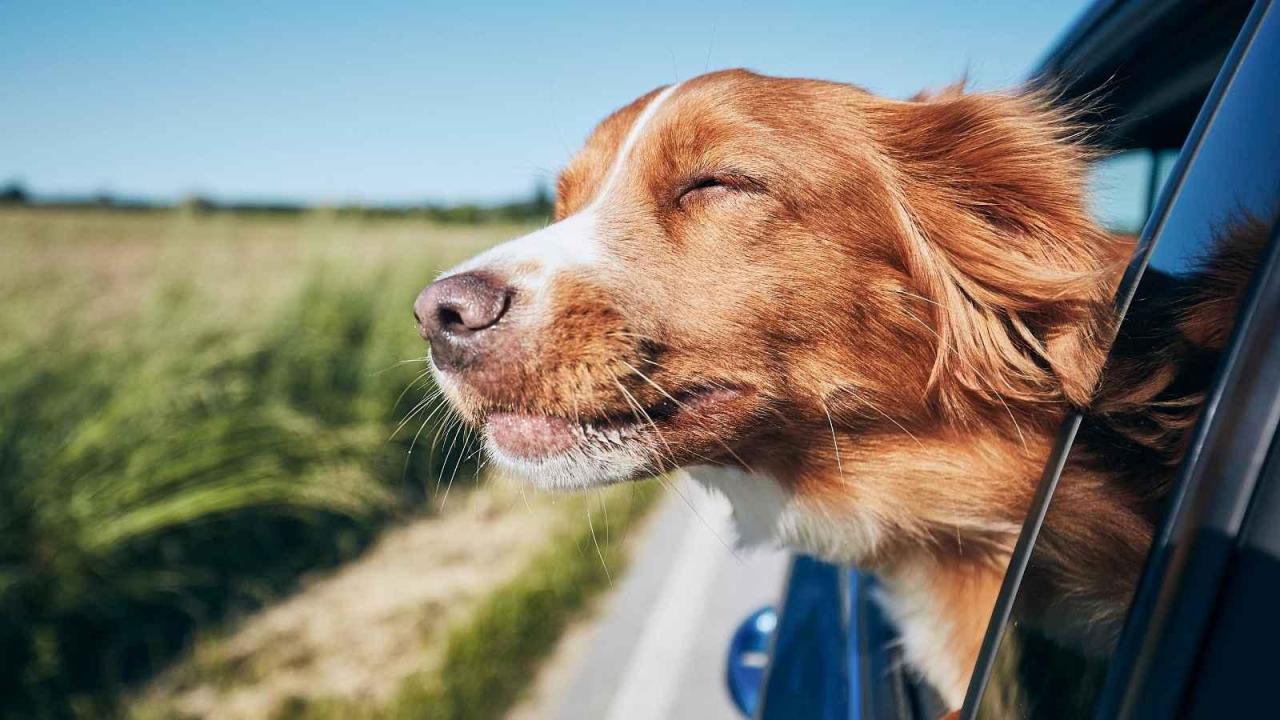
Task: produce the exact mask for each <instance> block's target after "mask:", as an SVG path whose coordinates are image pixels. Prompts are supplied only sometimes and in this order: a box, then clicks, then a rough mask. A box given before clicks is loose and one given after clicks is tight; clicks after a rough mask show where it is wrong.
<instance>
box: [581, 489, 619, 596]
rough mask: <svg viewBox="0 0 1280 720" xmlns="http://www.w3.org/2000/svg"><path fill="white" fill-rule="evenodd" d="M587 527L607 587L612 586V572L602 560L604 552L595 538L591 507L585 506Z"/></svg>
mask: <svg viewBox="0 0 1280 720" xmlns="http://www.w3.org/2000/svg"><path fill="white" fill-rule="evenodd" d="M587 528H588V529H589V530H591V542H592V543H593V544H594V545H595V546H596V557H598V558H600V567H603V568H604V576H605V578H606V579H608V580H609V587H613V573H611V572H609V563H607V562H605V560H604V553H603V552H602V551H601V550H600V541H599V540H597V539H596V526H595V525H593V524H592V522H591V509H590V508H587Z"/></svg>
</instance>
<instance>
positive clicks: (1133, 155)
mask: <svg viewBox="0 0 1280 720" xmlns="http://www.w3.org/2000/svg"><path fill="white" fill-rule="evenodd" d="M1177 157H1178V152H1177V151H1176V150H1168V149H1164V150H1161V149H1154V148H1137V149H1129V150H1122V151H1120V152H1116V153H1114V154H1110V155H1108V156H1106V157H1104V158H1102V159H1101V160H1098V161H1097V162H1095V163H1094V164H1093V166H1092V167H1091V168H1090V170H1089V196H1088V197H1089V209H1090V211H1091V212H1092V213H1093V216H1094V217H1095V218H1096V219H1097V220H1098V223H1099V224H1101V225H1102V227H1104V228H1106V229H1107V230H1110V231H1111V232H1113V233H1118V234H1121V235H1135V236H1136V235H1137V234H1138V233H1139V232H1140V231H1141V230H1142V226H1143V224H1145V223H1146V221H1147V216H1148V215H1150V214H1151V208H1152V207H1153V206H1154V205H1155V200H1156V194H1157V192H1158V191H1159V189H1160V187H1161V186H1162V185H1164V182H1165V180H1166V179H1168V177H1169V172H1170V171H1171V170H1172V169H1173V161H1174V160H1176V159H1177Z"/></svg>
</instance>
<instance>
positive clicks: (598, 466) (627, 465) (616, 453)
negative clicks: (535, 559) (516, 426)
mask: <svg viewBox="0 0 1280 720" xmlns="http://www.w3.org/2000/svg"><path fill="white" fill-rule="evenodd" d="M485 449H486V451H487V452H488V454H489V458H490V459H491V461H492V462H493V464H494V465H495V466H496V467H497V468H499V469H500V470H501V471H503V472H505V473H506V474H507V475H509V476H511V477H513V478H515V479H517V480H521V481H525V482H528V483H530V484H532V485H534V486H535V487H537V488H539V489H541V490H565V491H571V490H584V489H587V488H592V487H601V486H604V485H612V484H614V483H621V482H627V481H630V480H637V479H640V478H643V477H647V476H648V475H650V474H652V472H653V469H652V468H651V466H650V464H649V462H648V459H647V457H646V454H645V453H643V452H641V451H640V450H639V449H638V448H626V447H620V448H608V449H603V448H575V449H572V450H569V451H566V452H560V453H555V454H552V455H547V456H544V457H538V458H530V457H524V456H521V455H518V454H513V453H512V452H510V451H509V450H507V449H504V448H503V446H502V445H501V444H500V443H498V442H495V441H494V439H493V437H492V435H491V434H490V433H489V432H488V431H486V432H485Z"/></svg>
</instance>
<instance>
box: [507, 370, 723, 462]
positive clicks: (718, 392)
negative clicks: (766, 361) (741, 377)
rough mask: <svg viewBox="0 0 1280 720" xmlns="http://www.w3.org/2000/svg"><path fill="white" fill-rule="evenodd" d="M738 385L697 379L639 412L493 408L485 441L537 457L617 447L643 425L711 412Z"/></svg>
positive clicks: (675, 426) (673, 426) (670, 425)
mask: <svg viewBox="0 0 1280 720" xmlns="http://www.w3.org/2000/svg"><path fill="white" fill-rule="evenodd" d="M741 394H742V391H741V390H739V389H736V388H731V387H725V386H722V385H699V386H694V387H691V388H689V389H686V390H682V391H680V392H676V393H674V394H671V395H667V396H665V397H663V398H662V399H661V400H660V401H659V402H658V403H656V404H654V405H652V406H650V407H647V408H643V412H634V413H633V412H630V411H628V412H623V413H613V414H602V415H597V416H594V417H583V418H568V417H562V416H557V415H545V414H539V413H536V412H528V411H525V412H521V411H494V412H490V413H489V414H488V415H487V417H486V418H485V422H484V426H485V433H486V435H487V436H488V438H489V441H490V442H491V443H492V444H493V445H494V446H495V447H496V448H497V449H498V450H500V451H502V452H503V453H504V454H507V455H509V456H512V457H515V458H519V459H522V460H526V461H533V462H537V461H540V460H546V459H549V458H552V457H556V456H560V455H564V454H566V453H569V452H571V451H573V450H575V449H580V448H590V447H598V448H609V447H613V448H620V447H623V446H626V445H629V444H631V443H633V442H635V441H637V440H639V439H640V438H641V437H642V436H643V435H644V434H645V433H646V432H647V431H648V430H650V429H654V430H664V429H665V430H672V431H676V430H679V428H680V426H682V425H685V424H687V423H690V422H693V423H696V422H697V421H698V419H699V418H705V417H706V416H708V415H712V414H714V413H715V412H716V410H717V409H718V408H719V407H720V406H721V405H724V404H726V403H728V402H731V401H732V400H733V399H735V398H737V397H739V396H740V395H741Z"/></svg>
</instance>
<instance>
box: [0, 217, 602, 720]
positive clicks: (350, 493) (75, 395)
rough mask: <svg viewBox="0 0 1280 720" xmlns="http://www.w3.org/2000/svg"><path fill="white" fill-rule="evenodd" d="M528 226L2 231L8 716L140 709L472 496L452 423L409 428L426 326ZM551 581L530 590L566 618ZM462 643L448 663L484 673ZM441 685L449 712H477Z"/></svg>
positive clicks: (117, 224) (77, 223) (78, 224)
mask: <svg viewBox="0 0 1280 720" xmlns="http://www.w3.org/2000/svg"><path fill="white" fill-rule="evenodd" d="M519 230H520V228H519V227H516V226H500V225H485V226H470V227H468V226H449V227H441V226H436V225H432V224H429V223H427V222H422V221H412V220H359V219H345V218H338V217H335V216H333V215H326V214H325V213H323V212H321V211H317V212H313V213H308V214H305V215H302V216H300V217H284V218H273V217H259V216H243V215H235V214H228V213H212V214H199V213H192V212H182V211H172V212H145V213H121V212H109V211H87V210H85V211H50V210H33V209H4V210H0V607H2V608H3V612H2V613H0V667H3V668H4V671H3V672H2V673H0V697H3V698H4V699H5V709H6V711H7V714H10V715H12V716H15V717H17V716H29V717H67V716H81V717H97V716H102V715H106V714H111V713H116V712H118V711H119V707H118V705H117V699H118V697H119V696H120V691H121V690H122V689H124V688H127V687H129V686H131V685H134V684H136V683H137V682H138V681H141V680H144V679H146V678H148V677H149V676H151V675H152V674H153V673H154V672H155V671H156V670H157V669H158V668H161V667H162V666H164V665H165V664H166V663H167V662H169V661H170V660H172V659H173V658H174V657H176V656H177V654H179V653H181V652H182V651H183V650H184V649H185V648H186V647H188V646H189V644H190V640H191V638H192V637H193V635H194V634H195V633H197V632H198V631H200V630H201V629H202V628H208V627H216V626H217V625H218V624H219V623H220V622H223V621H224V619H225V618H227V617H230V616H232V615H237V614H243V613H244V612H246V611H249V610H252V609H253V608H256V607H260V606H262V605H263V604H265V603H267V602H268V601H270V600H271V599H273V598H277V597H280V596H281V595H282V594H284V593H286V592H288V591H290V590H291V589H293V588H295V587H297V583H298V580H299V578H300V577H301V576H302V574H303V573H306V572H311V571H315V570H317V569H323V568H326V567H333V566H336V565H338V564H340V563H342V562H344V561H345V560H348V559H350V558H352V557H355V556H357V555H358V554H359V553H361V552H362V550H363V549H364V548H366V547H367V546H368V545H369V543H370V542H371V541H372V540H373V539H374V537H375V536H376V534H377V532H378V531H379V529H380V528H382V527H384V526H385V525H386V523H387V521H388V520H391V519H394V518H397V517H404V516H406V515H410V514H421V513H423V512H428V513H429V512H431V511H432V508H435V507H438V503H436V502H432V499H433V496H435V495H437V493H443V492H445V491H446V489H447V488H448V487H449V485H451V484H452V479H453V477H455V476H456V477H459V478H470V477H471V476H472V473H470V472H466V471H465V470H464V471H462V472H459V471H458V468H457V467H456V465H458V464H459V463H463V462H465V455H466V454H467V451H468V450H469V448H468V444H467V443H466V442H465V440H464V439H461V438H459V437H458V435H457V433H456V432H455V431H453V430H452V429H446V430H445V431H444V432H443V433H442V432H440V431H441V429H442V428H441V427H440V425H439V416H437V417H435V418H432V419H431V420H430V421H429V422H428V423H427V424H426V425H425V426H423V425H422V424H421V420H422V418H421V416H419V417H416V418H414V419H413V420H412V421H411V422H410V423H408V424H407V425H406V426H405V427H404V428H402V429H401V430H400V431H399V432H396V428H397V426H398V425H399V423H400V421H401V420H402V419H403V418H404V417H405V416H406V414H408V413H409V412H410V411H411V409H412V408H413V407H414V406H415V404H416V403H417V402H418V401H419V400H420V399H421V398H422V397H423V394H424V393H425V392H426V389H427V388H426V387H425V386H424V383H425V380H420V381H418V382H417V384H416V385H414V386H413V387H412V388H411V389H410V391H409V392H407V393H405V392H404V391H405V389H406V387H409V386H410V385H411V383H414V382H415V379H417V378H419V376H420V374H421V373H422V371H423V370H424V369H425V366H424V365H423V364H422V361H421V358H422V355H423V352H424V347H423V345H422V343H421V340H420V339H419V338H417V336H416V334H415V333H414V332H413V330H412V324H411V320H410V314H409V308H410V304H411V302H412V300H413V298H414V296H415V294H416V292H417V291H418V289H419V288H420V287H421V286H422V285H423V284H424V283H425V282H427V281H428V280H429V279H430V278H431V277H433V276H434V274H435V272H436V271H438V270H439V269H440V268H441V267H443V266H445V265H447V264H449V263H452V262H454V261H456V260H458V259H461V258H463V257H465V256H467V255H470V254H471V253H473V252H474V251H475V250H477V249H478V248H480V247H483V246H486V245H489V244H491V243H493V242H495V241H497V240H500V239H503V238H506V237H510V236H511V235H513V234H515V233H516V232H518V231H519ZM402 393H404V394H403V395H402ZM419 430H421V433H419ZM415 436H416V437H418V438H419V440H418V444H417V449H416V450H414V451H413V452H412V453H410V448H411V446H412V444H413V439H414V437H415ZM389 438H390V440H389ZM433 445H434V446H435V451H434V452H433V451H432V446H433ZM442 479H443V480H445V482H443V483H441V482H440V481H441V480H442ZM563 542H568V541H563ZM548 557H552V556H548ZM538 562H541V563H543V564H544V565H547V566H548V567H551V566H556V567H558V566H559V561H558V560H556V559H554V557H553V558H552V559H550V560H547V559H543V560H539V561H538ZM570 569H571V570H572V568H570ZM566 572H567V571H566ZM576 572H580V573H581V572H582V571H581V569H579V570H576ZM530 577H531V576H525V579H524V580H523V581H516V580H513V581H512V582H524V583H525V584H526V586H527V587H526V586H520V585H517V587H516V588H515V590H514V591H513V593H514V594H515V595H517V596H523V597H525V599H526V602H528V601H529V598H530V597H532V598H534V600H536V602H535V603H534V605H537V606H538V607H542V605H539V603H542V604H545V602H546V601H545V597H544V596H543V595H539V594H538V587H539V585H538V582H540V581H538V580H537V579H536V574H535V576H532V577H534V578H535V579H533V580H530V579H529V578H530ZM575 577H578V578H579V579H581V578H586V580H584V581H583V582H584V586H586V587H590V586H591V584H592V583H597V584H598V578H594V576H591V575H590V574H589V573H588V575H585V576H583V575H579V576H575ZM530 583H532V584H531V585H530ZM522 588H523V589H522ZM575 602H578V601H575ZM578 604H580V602H578ZM576 606H577V605H575V604H573V603H570V604H569V605H567V606H566V607H567V608H568V609H570V610H571V609H572V608H573V607H576ZM490 613H491V614H492V613H493V611H490ZM501 615H503V613H502V612H497V615H496V616H494V617H490V619H488V620H483V617H484V616H483V611H482V621H483V622H488V623H491V624H495V627H502V623H504V622H508V620H504V619H502V618H501V617H499V616H501ZM549 627H555V623H551V624H550V625H549ZM459 633H461V634H459ZM464 636H465V633H464V632H463V631H457V632H456V633H455V635H454V636H453V637H455V638H462V639H454V640H451V641H450V642H451V643H453V644H454V645H451V646H450V647H454V646H457V647H458V648H459V649H458V650H456V651H455V650H449V651H448V652H449V653H455V652H457V653H473V654H474V652H475V650H474V649H468V648H470V647H471V646H468V645H467V644H466V642H467V641H466V639H465V637H464ZM535 639H536V640H537V644H539V645H545V644H546V642H545V640H546V639H545V638H535ZM522 648H523V646H521V647H518V648H516V650H518V651H519V652H518V653H516V654H517V655H519V656H520V657H522V658H525V657H526V656H528V657H532V656H533V655H531V654H530V653H529V652H527V650H528V648H523V649H522ZM516 650H513V651H512V652H516ZM534 655H536V653H535V654H534ZM452 656H453V655H450V657H452ZM447 662H448V661H447ZM519 663H525V664H518V667H517V668H516V669H518V670H519V671H520V672H525V673H527V671H528V667H527V661H526V660H519ZM499 684H501V683H499ZM419 685H420V688H421V689H420V692H421V693H424V694H425V695H432V694H434V695H432V696H433V697H439V698H453V700H450V701H449V702H456V701H459V700H458V698H464V699H465V697H468V695H466V693H473V694H474V693H475V692H476V691H475V690H474V689H465V688H464V689H461V690H453V689H450V687H452V686H450V685H448V683H447V682H445V683H443V684H441V682H440V681H437V680H431V681H430V682H426V681H422V682H420V683H419ZM405 692H406V693H408V692H413V691H410V690H406V691H405ZM504 692H507V693H508V695H510V691H509V690H507V691H504ZM458 693H463V694H462V695H458ZM400 702H401V703H402V704H403V703H404V702H406V701H400ZM441 702H443V700H441ZM410 714H412V713H410ZM451 714H453V713H451Z"/></svg>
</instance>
